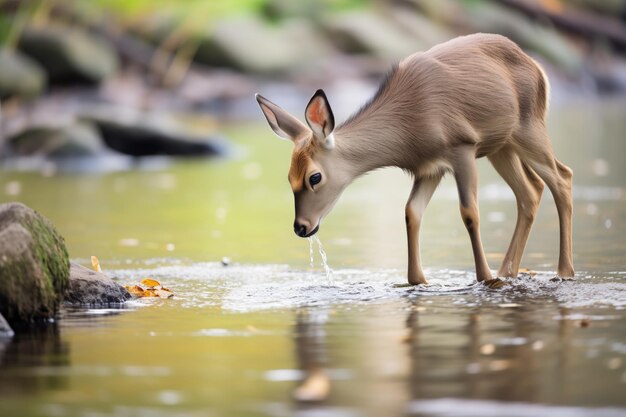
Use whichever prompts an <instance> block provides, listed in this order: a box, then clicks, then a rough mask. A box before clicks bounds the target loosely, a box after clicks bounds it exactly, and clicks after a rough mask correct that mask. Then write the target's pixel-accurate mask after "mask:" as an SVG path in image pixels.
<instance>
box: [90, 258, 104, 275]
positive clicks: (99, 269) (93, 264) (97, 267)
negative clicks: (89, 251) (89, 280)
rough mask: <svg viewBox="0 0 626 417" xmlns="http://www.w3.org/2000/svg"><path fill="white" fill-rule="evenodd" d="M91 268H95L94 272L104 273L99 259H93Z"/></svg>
mask: <svg viewBox="0 0 626 417" xmlns="http://www.w3.org/2000/svg"><path fill="white" fill-rule="evenodd" d="M91 266H93V269H94V271H96V272H102V268H100V262H99V261H98V258H97V257H95V256H92V257H91Z"/></svg>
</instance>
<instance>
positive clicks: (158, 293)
mask: <svg viewBox="0 0 626 417" xmlns="http://www.w3.org/2000/svg"><path fill="white" fill-rule="evenodd" d="M154 293H155V294H156V295H155V297H161V298H171V297H173V296H174V293H173V292H171V291H167V290H164V289H160V290H156V291H155V292H154Z"/></svg>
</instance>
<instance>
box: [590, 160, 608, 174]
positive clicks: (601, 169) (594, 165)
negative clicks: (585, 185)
mask: <svg viewBox="0 0 626 417" xmlns="http://www.w3.org/2000/svg"><path fill="white" fill-rule="evenodd" d="M591 170H592V171H593V173H594V174H595V175H597V176H598V177H606V176H607V175H609V163H608V162H607V161H606V160H605V159H602V158H596V159H594V160H593V161H592V162H591Z"/></svg>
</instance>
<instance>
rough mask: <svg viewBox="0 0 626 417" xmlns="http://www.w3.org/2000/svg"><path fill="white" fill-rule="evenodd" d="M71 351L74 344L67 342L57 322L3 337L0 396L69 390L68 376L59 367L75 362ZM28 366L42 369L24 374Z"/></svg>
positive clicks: (1, 343) (0, 348) (0, 341)
mask: <svg viewBox="0 0 626 417" xmlns="http://www.w3.org/2000/svg"><path fill="white" fill-rule="evenodd" d="M69 351H70V345H69V344H68V343H67V342H66V341H63V339H62V337H61V335H60V332H59V328H58V326H56V325H51V326H49V327H46V328H40V329H35V330H31V331H25V332H18V333H17V334H16V335H15V336H14V337H13V338H12V339H5V340H0V396H9V397H10V396H14V395H27V394H37V393H39V392H45V391H48V390H52V391H60V390H64V389H67V388H68V379H67V377H66V376H64V375H63V373H59V372H56V371H55V369H62V368H66V367H68V366H70V365H71V364H70V359H69V357H70V355H69ZM25 369H27V370H29V369H37V370H38V371H37V372H34V373H29V372H26V373H24V370H25Z"/></svg>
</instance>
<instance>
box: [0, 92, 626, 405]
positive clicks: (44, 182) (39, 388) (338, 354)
mask: <svg viewBox="0 0 626 417" xmlns="http://www.w3.org/2000/svg"><path fill="white" fill-rule="evenodd" d="M625 108H626V107H625V106H624V103H623V102H602V103H595V104H590V103H589V102H587V101H579V102H577V101H575V100H574V101H569V102H567V103H558V102H557V103H555V104H554V105H553V110H552V116H551V120H550V126H551V133H552V136H553V142H554V146H555V149H556V153H557V155H558V156H559V158H560V159H561V160H563V161H564V162H565V163H567V164H568V165H570V166H571V167H572V168H573V169H574V171H575V190H574V191H575V219H574V242H575V254H574V255H575V265H576V267H577V272H578V277H577V280H576V281H575V282H553V281H551V278H552V277H553V276H554V272H553V271H554V269H555V264H556V259H557V253H558V236H557V234H558V227H557V222H556V211H555V209H554V205H553V203H552V201H551V198H550V196H549V194H548V193H546V194H545V195H544V200H543V203H542V207H541V209H540V212H539V215H538V218H537V221H536V224H535V226H534V229H533V232H532V234H531V239H530V241H529V243H528V247H527V250H526V255H525V257H524V261H523V263H522V266H525V267H528V268H531V269H533V270H536V271H538V274H537V276H535V277H534V278H522V279H519V280H516V281H512V282H510V283H509V284H508V285H506V286H505V287H504V288H502V289H499V290H490V289H487V288H484V287H482V286H480V285H476V284H475V283H474V275H473V266H472V257H471V250H470V246H469V240H468V238H467V236H466V232H465V230H464V227H463V224H462V222H461V220H460V216H459V214H458V207H457V199H456V195H455V194H456V193H455V191H454V186H453V184H452V182H450V181H449V180H448V181H445V182H444V183H443V184H442V186H441V188H440V189H439V190H438V191H437V192H436V194H435V197H434V200H433V202H432V203H431V206H429V208H428V210H427V212H426V216H425V222H424V226H423V231H422V254H423V256H422V257H423V261H424V265H425V267H426V273H427V276H428V277H429V280H430V282H431V285H430V286H429V287H427V288H407V287H402V286H400V285H398V284H403V283H404V282H405V280H406V278H405V271H404V268H405V262H406V260H405V257H406V247H405V246H406V243H405V239H406V238H405V231H404V217H403V210H404V201H405V198H406V196H407V195H408V192H409V189H410V181H409V180H408V179H407V178H406V177H404V176H403V174H402V173H399V172H395V171H383V172H379V173H375V174H373V175H370V176H368V177H366V178H363V179H361V180H358V181H357V182H356V183H355V184H354V185H353V186H352V187H351V188H349V189H348V190H347V192H346V194H345V195H344V196H343V197H342V199H341V200H340V202H339V204H338V205H337V207H336V208H335V210H334V212H333V213H332V215H331V216H330V217H329V218H328V219H327V220H326V221H325V222H324V225H323V226H322V228H321V232H320V235H321V239H322V241H323V243H324V248H325V250H326V252H327V253H328V255H329V262H330V264H329V266H330V267H331V268H332V269H333V276H332V281H329V279H328V277H327V275H326V271H325V270H324V268H323V267H322V266H321V264H320V262H321V259H320V257H319V255H318V253H317V250H315V251H314V252H315V253H314V255H315V261H316V262H315V265H314V267H311V266H310V265H309V263H310V253H309V246H308V244H309V242H306V241H305V240H302V239H299V238H297V237H296V236H295V235H293V232H292V231H291V224H292V223H293V213H292V210H293V202H292V196H291V193H290V190H289V186H288V185H287V182H286V181H285V176H286V175H285V174H286V171H287V164H288V158H289V152H290V146H289V144H286V143H285V142H281V141H278V140H275V139H274V138H273V137H272V136H271V135H270V134H269V133H268V132H267V129H266V127H265V126H264V125H260V124H255V125H251V126H247V125H243V126H233V127H230V128H229V132H228V133H229V134H230V136H231V137H233V138H234V139H235V140H236V141H237V142H238V143H239V145H240V148H241V150H240V156H239V157H238V158H236V159H234V160H231V161H226V162H218V163H215V162H210V163H205V162H202V161H192V162H186V163H181V162H177V163H172V164H165V165H162V164H157V165H150V164H149V168H145V167H143V168H138V169H135V170H132V171H127V172H113V173H104V174H91V175H87V176H78V175H76V174H66V175H64V174H57V175H53V176H52V177H49V176H48V175H50V172H49V171H46V172H44V173H43V174H41V173H9V172H3V173H1V174H0V175H1V177H0V194H2V193H3V195H2V197H0V199H1V200H2V201H8V200H14V199H17V200H20V201H23V202H25V203H27V204H29V205H31V206H32V207H34V208H36V209H37V210H39V211H40V212H41V213H43V214H44V215H46V216H48V217H49V218H51V220H52V221H53V222H54V223H55V224H56V225H57V226H58V228H59V230H60V231H61V233H62V234H63V235H64V236H65V237H66V240H67V243H68V247H69V250H70V253H71V255H72V258H73V259H74V260H76V261H78V262H81V263H83V264H85V265H89V263H90V261H89V257H90V256H91V255H97V256H98V257H99V259H100V263H101V265H102V268H103V269H104V270H105V271H106V272H109V273H111V274H113V275H115V276H117V277H118V278H119V280H120V282H123V283H125V284H130V283H137V282H139V281H140V280H141V279H142V278H144V277H146V276H151V277H153V278H155V279H157V280H159V281H161V282H162V283H163V284H164V285H165V286H167V287H169V288H171V289H172V290H173V291H174V292H175V294H176V296H175V297H174V298H173V299H168V300H152V299H150V300H147V299H143V300H138V301H133V302H131V303H128V305H126V306H125V307H124V308H123V309H114V308H111V309H105V310H85V309H66V310H64V311H63V312H62V318H61V320H59V321H58V323H57V325H56V326H51V327H50V329H48V331H46V332H43V333H41V332H39V333H36V334H32V335H28V334H26V335H19V336H18V337H16V338H14V339H13V340H12V341H8V340H4V341H2V340H0V415H1V416H5V415H6V416H51V417H55V416H81V417H82V416H239V415H242V416H243V415H254V416H257V415H258V416H287V415H302V416H318V415H324V416H341V417H343V416H381V415H385V416H406V415H409V416H442V417H443V416H500V415H507V416H522V417H525V416H531V415H532V416H535V415H548V414H549V415H555V416H626V396H624V392H626V336H624V335H626V265H625V262H624V260H625V257H624V253H626V239H624V236H625V233H626V205H625V204H624V203H625V200H626V189H625V184H626V181H625V180H626V168H625V166H626V165H625V164H624V162H625V159H626V142H625V141H624V132H626V117H625V116H626V111H625V110H624V109H625ZM480 168H481V190H480V198H481V202H480V204H481V215H482V223H481V229H482V235H483V242H484V244H485V249H486V251H487V253H488V260H489V262H490V266H491V267H492V269H496V268H497V267H498V262H499V261H500V260H501V259H502V256H503V253H504V252H505V250H506V246H507V244H508V240H509V238H510V234H511V232H512V229H513V226H514V221H515V202H514V199H513V196H512V193H511V192H510V191H509V190H508V189H507V188H506V186H505V185H503V183H502V181H501V180H499V179H498V178H497V176H496V174H495V173H494V172H493V169H492V168H491V167H489V165H488V163H486V161H481V162H480ZM223 257H229V258H230V259H231V260H232V262H231V263H230V264H228V266H223V265H222V263H221V262H220V260H221V259H222V258H223ZM310 375H317V378H322V379H325V380H326V381H327V382H328V383H329V395H328V398H327V399H326V400H325V401H322V402H319V403H316V404H303V403H298V402H296V401H295V400H294V399H293V396H294V392H295V390H296V389H297V388H298V386H300V385H301V384H302V383H303V382H304V381H305V380H307V376H310Z"/></svg>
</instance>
